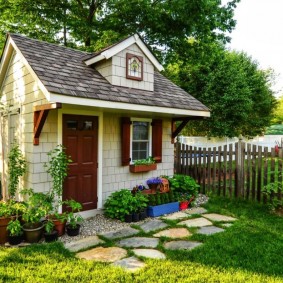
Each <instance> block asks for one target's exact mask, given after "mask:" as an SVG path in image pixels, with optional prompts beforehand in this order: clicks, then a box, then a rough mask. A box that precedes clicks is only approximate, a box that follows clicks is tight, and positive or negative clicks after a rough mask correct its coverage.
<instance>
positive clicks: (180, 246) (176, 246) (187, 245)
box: [164, 241, 202, 250]
mask: <svg viewBox="0 0 283 283" xmlns="http://www.w3.org/2000/svg"><path fill="white" fill-rule="evenodd" d="M200 245H202V243H199V242H192V241H171V242H167V243H165V244H164V248H165V249H167V250H192V249H193V248H196V247H198V246H200Z"/></svg>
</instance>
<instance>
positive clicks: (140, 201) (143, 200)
mask: <svg viewBox="0 0 283 283" xmlns="http://www.w3.org/2000/svg"><path fill="white" fill-rule="evenodd" d="M135 199H136V211H137V212H138V214H139V220H144V219H145V218H146V216H147V213H146V208H147V205H148V198H147V197H146V196H145V195H143V194H142V193H141V192H140V191H137V193H136V194H135Z"/></svg>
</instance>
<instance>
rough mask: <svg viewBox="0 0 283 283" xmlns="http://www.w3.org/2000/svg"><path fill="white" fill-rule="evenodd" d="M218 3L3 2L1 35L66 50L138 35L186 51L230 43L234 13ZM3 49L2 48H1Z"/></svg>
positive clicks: (160, 0)
mask: <svg viewBox="0 0 283 283" xmlns="http://www.w3.org/2000/svg"><path fill="white" fill-rule="evenodd" d="M237 2H239V0H231V1H229V2H228V3H227V4H226V5H225V6H223V5H221V1H219V0H191V1H187V0H61V1H58V0H33V1H25V0H0V14H1V19H0V26H1V30H0V34H1V38H0V39H1V40H2V45H3V38H4V34H5V33H6V32H18V33H21V34H24V35H27V36H29V37H33V38H37V39H42V40H46V41H51V42H54V41H55V42H60V43H64V44H65V45H71V46H74V45H75V46H77V47H78V46H80V45H84V46H85V47H91V48H92V49H94V48H100V47H101V46H102V45H103V44H104V43H105V44H106V45H108V44H109V43H111V42H113V41H116V40H117V39H118V38H121V37H125V36H128V35H129V34H133V33H136V32H139V33H142V35H143V37H144V39H145V41H146V42H147V43H149V44H150V45H152V46H153V45H158V46H166V47H169V48H170V49H176V48H180V47H182V46H184V45H185V46H186V38H187V37H188V36H194V37H198V38H207V37H210V38H221V39H223V40H225V39H226V36H225V32H226V31H231V29H232V28H233V27H234V26H235V21H234V20H233V10H234V8H235V7H236V3H237ZM0 45H1V44H0Z"/></svg>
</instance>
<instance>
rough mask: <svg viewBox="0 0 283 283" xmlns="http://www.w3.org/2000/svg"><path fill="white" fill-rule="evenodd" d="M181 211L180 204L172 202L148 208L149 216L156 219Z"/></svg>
mask: <svg viewBox="0 0 283 283" xmlns="http://www.w3.org/2000/svg"><path fill="white" fill-rule="evenodd" d="M176 211H179V202H178V201H176V202H170V203H165V204H161V205H155V206H149V207H148V208H147V215H148V216H149V217H156V216H160V215H163V214H168V213H173V212H176Z"/></svg>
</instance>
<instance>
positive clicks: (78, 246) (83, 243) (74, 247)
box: [64, 236, 104, 252]
mask: <svg viewBox="0 0 283 283" xmlns="http://www.w3.org/2000/svg"><path fill="white" fill-rule="evenodd" d="M102 243H104V241H103V240H101V239H99V238H98V237H97V236H90V237H87V238H83V239H80V240H78V241H75V242H71V243H66V244H64V246H65V248H66V249H68V250H69V251H71V252H77V251H79V250H82V249H87V248H88V247H92V246H96V245H99V244H102Z"/></svg>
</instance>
